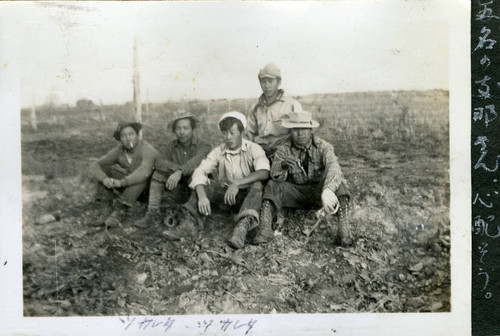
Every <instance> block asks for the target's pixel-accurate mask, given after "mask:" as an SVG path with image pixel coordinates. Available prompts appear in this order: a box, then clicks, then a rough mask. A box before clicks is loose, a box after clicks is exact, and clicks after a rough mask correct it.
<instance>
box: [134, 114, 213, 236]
mask: <svg viewBox="0 0 500 336" xmlns="http://www.w3.org/2000/svg"><path fill="white" fill-rule="evenodd" d="M197 124H198V119H197V118H196V117H194V116H193V115H192V114H189V113H186V112H185V111H180V112H178V114H177V116H176V117H175V118H174V120H173V121H172V122H171V124H170V128H171V129H172V131H173V132H174V133H175V136H176V139H175V140H173V141H172V142H170V143H169V144H168V146H167V150H166V153H165V156H158V157H157V158H156V161H155V172H154V173H153V177H152V178H151V186H150V187H149V202H148V210H147V212H146V215H145V216H144V217H143V218H141V219H140V220H138V221H137V222H136V223H135V225H136V226H138V227H147V226H148V224H152V225H157V224H159V223H161V219H162V217H161V214H160V204H161V201H162V197H163V193H164V190H165V187H166V189H167V197H168V200H167V202H168V203H169V204H168V205H175V204H182V203H184V202H186V201H187V200H188V198H189V194H190V190H189V187H188V181H189V178H190V177H191V174H192V173H193V171H194V169H195V168H196V167H198V165H199V164H200V162H201V160H203V158H205V156H207V154H208V152H210V145H209V144H207V143H206V142H204V141H202V140H199V139H197V138H195V137H194V132H193V131H194V129H195V128H196V126H197Z"/></svg>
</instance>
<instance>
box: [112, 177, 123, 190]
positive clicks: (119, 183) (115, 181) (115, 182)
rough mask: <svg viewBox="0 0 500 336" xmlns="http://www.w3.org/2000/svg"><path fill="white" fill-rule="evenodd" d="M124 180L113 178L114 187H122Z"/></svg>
mask: <svg viewBox="0 0 500 336" xmlns="http://www.w3.org/2000/svg"><path fill="white" fill-rule="evenodd" d="M121 187H122V181H120V180H115V179H113V188H121Z"/></svg>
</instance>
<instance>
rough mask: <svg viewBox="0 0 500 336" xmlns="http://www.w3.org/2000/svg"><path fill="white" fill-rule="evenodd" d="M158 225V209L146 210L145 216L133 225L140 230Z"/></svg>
mask: <svg viewBox="0 0 500 336" xmlns="http://www.w3.org/2000/svg"><path fill="white" fill-rule="evenodd" d="M160 224H161V213H160V209H157V208H151V209H148V211H147V212H146V215H145V216H144V217H142V218H141V219H139V220H137V221H136V222H135V223H134V225H135V226H137V227H140V228H147V227H148V226H156V225H160Z"/></svg>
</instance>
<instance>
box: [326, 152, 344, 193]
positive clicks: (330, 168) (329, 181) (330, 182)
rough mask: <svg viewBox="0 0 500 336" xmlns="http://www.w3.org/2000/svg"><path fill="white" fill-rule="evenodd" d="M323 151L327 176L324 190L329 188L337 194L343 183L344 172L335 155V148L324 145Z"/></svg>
mask: <svg viewBox="0 0 500 336" xmlns="http://www.w3.org/2000/svg"><path fill="white" fill-rule="evenodd" d="M322 151H323V162H324V164H325V174H326V176H325V183H324V184H323V190H325V189H326V188H328V189H330V190H331V191H333V192H336V191H337V189H338V187H339V186H340V183H341V182H342V170H341V169H340V164H339V160H338V158H337V156H336V155H335V152H334V150H333V146H332V145H330V144H329V143H326V144H324V146H323V148H322Z"/></svg>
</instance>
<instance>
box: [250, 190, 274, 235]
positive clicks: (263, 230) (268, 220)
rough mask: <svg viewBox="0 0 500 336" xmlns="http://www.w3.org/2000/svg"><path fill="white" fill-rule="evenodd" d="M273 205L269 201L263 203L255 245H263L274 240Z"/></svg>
mask: <svg viewBox="0 0 500 336" xmlns="http://www.w3.org/2000/svg"><path fill="white" fill-rule="evenodd" d="M272 224H273V205H272V204H271V202H269V201H268V200H264V201H263V202H262V207H261V209H260V224H259V226H258V228H257V234H256V235H255V237H254V239H253V242H254V244H263V243H267V242H269V241H270V240H271V239H273V229H272Z"/></svg>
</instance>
